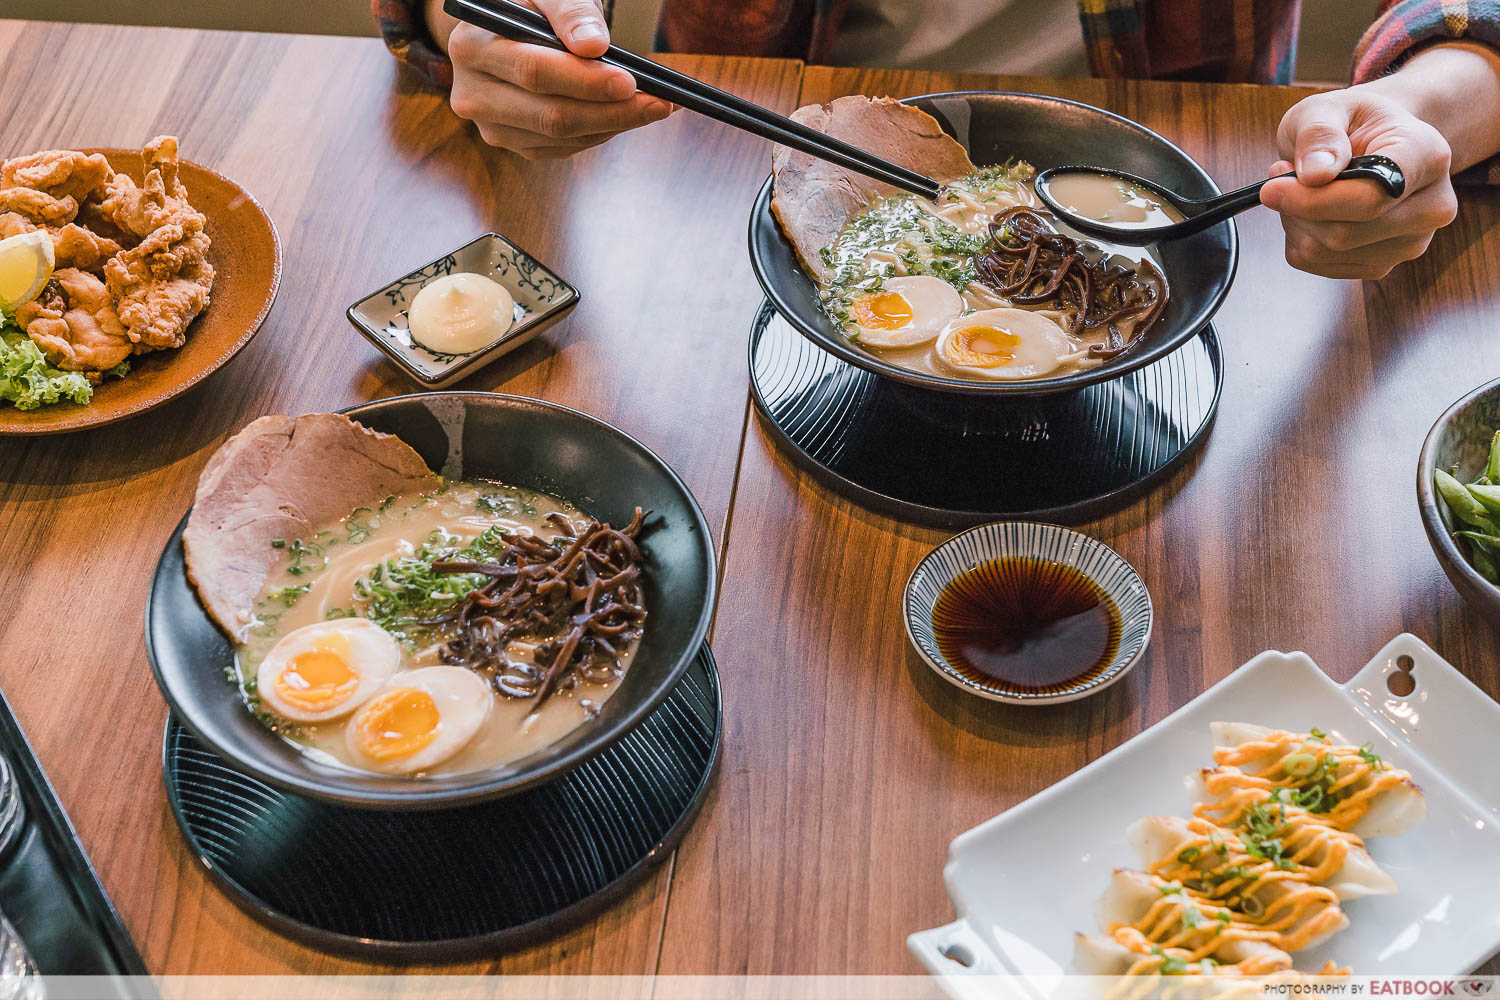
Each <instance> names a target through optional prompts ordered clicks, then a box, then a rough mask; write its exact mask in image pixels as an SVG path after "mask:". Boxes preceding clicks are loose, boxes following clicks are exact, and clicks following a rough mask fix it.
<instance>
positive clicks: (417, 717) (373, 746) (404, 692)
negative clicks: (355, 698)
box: [354, 688, 442, 760]
mask: <svg viewBox="0 0 1500 1000" xmlns="http://www.w3.org/2000/svg"><path fill="white" fill-rule="evenodd" d="M441 721H442V716H441V715H439V713H438V707H437V702H435V701H433V700H432V695H430V694H428V693H427V692H426V691H420V690H418V689H416V688H397V689H396V690H394V691H387V692H386V693H385V694H383V695H381V696H380V697H378V698H376V699H375V700H374V701H372V702H370V703H369V704H368V705H366V706H365V707H364V708H362V709H360V710H359V715H358V716H356V717H355V720H354V725H355V727H356V732H357V733H358V736H357V739H358V740H359V746H360V749H362V750H364V752H365V753H367V754H369V755H370V756H371V757H373V758H375V759H376V760H394V759H396V758H400V757H410V756H411V755H412V754H414V753H416V752H417V751H418V750H420V749H422V748H423V747H425V746H426V745H427V744H429V743H431V742H432V741H433V740H434V739H435V738H436V737H437V731H438V724H439V723H440V722H441Z"/></svg>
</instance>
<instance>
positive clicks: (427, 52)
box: [370, 0, 453, 87]
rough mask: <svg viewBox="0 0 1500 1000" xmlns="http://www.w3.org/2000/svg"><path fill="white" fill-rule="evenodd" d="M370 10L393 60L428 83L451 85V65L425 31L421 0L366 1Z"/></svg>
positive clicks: (442, 85) (425, 20) (425, 18)
mask: <svg viewBox="0 0 1500 1000" xmlns="http://www.w3.org/2000/svg"><path fill="white" fill-rule="evenodd" d="M370 9H371V11H372V12H373V13H374V14H375V20H376V21H378V22H379V23H380V34H381V36H382V37H383V38H385V45H386V48H388V49H390V50H391V53H392V54H393V55H395V57H396V58H397V59H399V60H401V61H402V62H404V63H405V64H406V65H408V66H410V67H411V68H412V69H414V70H416V71H417V73H418V74H420V75H421V76H422V78H423V79H424V80H427V81H428V82H430V83H435V84H437V85H438V86H439V87H451V86H452V85H453V64H452V63H450V62H449V61H448V57H447V56H445V55H443V52H442V50H441V49H439V48H438V47H437V44H436V43H435V42H433V40H432V35H430V34H429V33H428V31H427V17H426V14H425V12H424V11H423V9H422V0H370Z"/></svg>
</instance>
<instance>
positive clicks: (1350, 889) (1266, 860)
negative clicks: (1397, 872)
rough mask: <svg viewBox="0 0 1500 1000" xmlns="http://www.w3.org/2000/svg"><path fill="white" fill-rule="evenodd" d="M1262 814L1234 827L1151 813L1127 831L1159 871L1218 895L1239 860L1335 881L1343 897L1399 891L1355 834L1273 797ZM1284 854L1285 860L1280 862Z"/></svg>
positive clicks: (1332, 883) (1150, 866)
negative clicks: (1248, 823) (1248, 826)
mask: <svg viewBox="0 0 1500 1000" xmlns="http://www.w3.org/2000/svg"><path fill="white" fill-rule="evenodd" d="M1255 816H1256V818H1257V820H1259V821H1260V822H1259V823H1257V824H1256V825H1255V826H1254V827H1253V828H1251V829H1243V828H1241V829H1236V830H1233V831H1229V830H1224V829H1222V828H1220V827H1217V826H1215V825H1214V824H1212V823H1210V822H1208V821H1207V820H1203V819H1191V820H1188V819H1180V818H1178V817H1176V816H1147V817H1145V818H1143V819H1139V820H1137V821H1136V822H1134V823H1132V824H1131V825H1130V828H1129V829H1128V830H1126V837H1127V838H1128V839H1129V841H1130V844H1131V846H1132V847H1133V848H1134V849H1135V851H1136V854H1137V855H1138V856H1139V857H1140V859H1141V863H1142V864H1144V865H1145V866H1146V868H1147V870H1148V871H1150V872H1151V873H1152V874H1155V875H1160V876H1161V877H1162V878H1165V879H1168V880H1176V881H1180V882H1182V883H1183V884H1185V885H1188V886H1189V887H1191V888H1201V889H1203V890H1204V891H1208V892H1210V893H1211V886H1212V885H1214V884H1215V883H1216V882H1218V881H1220V880H1221V877H1222V875H1223V874H1224V872H1225V871H1226V870H1228V869H1230V868H1234V867H1236V866H1240V867H1245V868H1250V869H1252V870H1254V869H1256V868H1264V869H1267V870H1270V869H1276V870H1278V871H1287V872H1289V873H1291V874H1290V875H1289V876H1288V877H1290V878H1294V879H1298V880H1301V881H1306V882H1311V883H1312V884H1314V885H1322V886H1327V887H1328V888H1329V889H1332V890H1333V892H1334V895H1336V896H1337V897H1338V898H1339V899H1340V900H1347V899H1358V898H1360V897H1361V896H1384V895H1388V894H1390V893H1393V892H1395V891H1396V882H1395V880H1394V879H1392V878H1391V877H1390V875H1388V874H1386V872H1385V871H1384V870H1383V869H1382V868H1381V867H1380V866H1379V865H1377V864H1376V863H1375V859H1373V858H1371V857H1370V854H1369V852H1368V851H1366V850H1365V849H1364V846H1363V844H1361V842H1360V840H1359V838H1358V837H1356V836H1354V834H1352V833H1345V832H1343V831H1340V830H1335V829H1333V828H1332V827H1329V826H1325V825H1323V824H1321V823H1317V822H1315V821H1313V820H1312V819H1311V818H1310V817H1309V815H1308V814H1307V813H1306V812H1305V811H1303V810H1301V809H1297V808H1295V807H1291V806H1285V807H1280V806H1277V805H1271V804H1270V799H1269V795H1268V797H1267V805H1266V806H1262V807H1261V808H1260V809H1259V810H1256V811H1255ZM1268 838H1274V845H1273V844H1268V843H1266V841H1267V839H1268ZM1257 851H1259V852H1260V855H1261V856H1260V857H1257V856H1255V854H1256V852H1257ZM1272 854H1274V855H1275V856H1274V857H1272V856H1270V855H1272ZM1278 859H1284V861H1283V863H1282V864H1281V865H1279V866H1278V865H1277V863H1276V862H1277V860H1278Z"/></svg>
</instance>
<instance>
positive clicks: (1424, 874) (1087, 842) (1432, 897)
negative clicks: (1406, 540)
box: [907, 635, 1500, 996]
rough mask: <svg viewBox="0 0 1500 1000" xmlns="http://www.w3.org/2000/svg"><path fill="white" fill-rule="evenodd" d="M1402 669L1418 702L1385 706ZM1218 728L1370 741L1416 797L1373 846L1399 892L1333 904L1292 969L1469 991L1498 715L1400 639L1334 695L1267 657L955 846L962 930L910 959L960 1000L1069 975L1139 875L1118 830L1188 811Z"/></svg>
mask: <svg viewBox="0 0 1500 1000" xmlns="http://www.w3.org/2000/svg"><path fill="white" fill-rule="evenodd" d="M1407 657H1409V658H1410V660H1409V661H1407V660H1406V659H1405V658H1407ZM1406 662H1409V663H1410V664H1411V673H1412V677H1413V679H1414V680H1415V681H1416V689H1415V691H1413V692H1412V693H1411V694H1410V695H1408V696H1406V697H1397V696H1395V695H1393V694H1391V693H1390V691H1389V689H1388V688H1387V678H1388V677H1389V676H1390V675H1391V674H1393V673H1396V672H1398V671H1399V670H1400V669H1401V668H1402V666H1403V665H1404V664H1405V663H1406ZM1219 720H1227V721H1235V722H1253V723H1259V724H1261V725H1267V726H1273V727H1276V728H1279V729H1293V730H1307V729H1311V728H1312V727H1313V726H1318V727H1321V728H1322V729H1325V730H1327V731H1328V732H1329V733H1330V734H1331V735H1335V736H1337V738H1338V739H1339V740H1340V741H1341V742H1346V743H1352V744H1361V743H1364V742H1366V741H1369V742H1370V743H1372V744H1373V745H1374V749H1375V751H1376V752H1377V753H1379V754H1380V755H1381V756H1382V757H1384V758H1385V759H1386V760H1388V761H1390V762H1391V763H1392V764H1393V765H1394V766H1396V767H1400V768H1405V769H1406V770H1408V771H1410V772H1411V775H1412V778H1413V779H1414V780H1415V781H1416V782H1417V784H1419V785H1420V786H1421V787H1422V790H1423V792H1424V793H1425V794H1426V797H1427V804H1428V818H1427V822H1425V823H1424V824H1422V825H1421V826H1419V827H1417V828H1416V829H1414V830H1412V831H1409V832H1407V833H1405V834H1402V835H1401V836H1399V837H1392V838H1383V839H1377V840H1371V841H1370V842H1369V844H1368V846H1369V849H1370V853H1371V854H1372V855H1373V856H1374V857H1375V859H1376V861H1378V862H1379V863H1380V864H1381V865H1382V866H1383V867H1385V868H1386V870H1387V871H1389V872H1390V873H1391V875H1392V876H1393V877H1394V878H1395V879H1396V883H1397V885H1398V886H1400V889H1399V891H1398V892H1397V893H1396V894H1395V895H1393V896H1383V897H1375V898H1367V899H1359V900H1354V901H1352V902H1349V903H1347V904H1345V906H1346V909H1347V912H1348V914H1349V921H1350V926H1349V928H1348V929H1347V930H1345V931H1343V932H1342V933H1340V934H1338V935H1336V936H1334V937H1333V938H1332V939H1331V940H1330V941H1328V942H1327V943H1326V944H1324V945H1323V946H1322V947H1319V948H1316V949H1312V950H1309V951H1304V952H1299V953H1298V954H1297V955H1295V956H1294V958H1295V959H1296V960H1297V967H1298V968H1299V969H1304V970H1316V969H1317V968H1318V967H1320V966H1321V965H1322V964H1323V961H1324V959H1327V958H1332V959H1334V960H1335V961H1336V962H1338V963H1339V964H1341V965H1347V966H1350V967H1352V969H1353V971H1354V974H1355V975H1357V976H1365V975H1369V976H1380V975H1463V974H1465V973H1468V972H1470V971H1472V970H1473V969H1474V968H1475V967H1477V966H1478V965H1480V964H1482V963H1483V962H1484V961H1485V959H1487V958H1488V957H1489V956H1490V955H1492V954H1494V953H1495V952H1496V951H1497V950H1500V705H1496V704H1495V702H1493V701H1492V700H1490V698H1489V697H1488V696H1486V695H1485V694H1484V692H1482V691H1480V690H1479V689H1478V688H1477V687H1475V686H1474V685H1473V684H1472V683H1470V682H1469V681H1468V679H1466V678H1465V677H1463V676H1462V675H1461V674H1460V673H1459V672H1458V671H1457V670H1455V669H1454V668H1453V667H1452V666H1451V665H1450V664H1449V663H1448V662H1447V661H1445V660H1444V659H1443V658H1442V657H1440V656H1438V655H1437V654H1436V653H1435V652H1433V651H1432V649H1430V648H1429V647H1428V646H1427V645H1426V644H1425V643H1424V642H1422V641H1421V640H1420V639H1418V638H1416V637H1415V636H1412V635H1400V636H1397V637H1396V638H1395V639H1393V640H1392V641H1391V642H1390V644H1389V645H1387V646H1386V647H1385V648H1384V649H1382V650H1381V651H1380V653H1379V655H1377V656H1376V657H1375V659H1373V660H1371V661H1370V663H1369V664H1368V665H1366V666H1365V668H1364V669H1363V670H1361V671H1360V672H1359V673H1358V674H1357V675H1356V676H1355V677H1354V679H1353V680H1351V681H1350V682H1349V683H1348V684H1345V685H1343V686H1340V685H1338V684H1335V683H1334V682H1333V681H1332V680H1330V679H1329V678H1328V676H1327V675H1326V674H1324V673H1323V672H1322V671H1321V670H1319V669H1318V666H1317V664H1315V663H1313V661H1312V660H1311V658H1309V657H1308V656H1307V654H1305V653H1279V652H1275V651H1267V652H1265V653H1262V654H1260V655H1259V656H1257V657H1255V658H1254V659H1253V660H1251V661H1250V662H1249V663H1246V664H1245V665H1244V666H1242V667H1241V668H1240V669H1238V670H1236V671H1235V672H1234V673H1233V674H1231V675H1230V676H1229V677H1227V678H1226V679H1225V680H1223V681H1221V682H1220V683H1218V684H1216V685H1214V686H1213V687H1212V688H1210V689H1209V690H1207V691H1205V692H1204V693H1203V694H1201V695H1199V696H1198V697H1197V698H1195V699H1193V700H1192V701H1191V702H1189V703H1188V704H1187V705H1184V706H1183V707H1182V708H1181V709H1179V710H1178V711H1176V712H1174V713H1173V714H1172V715H1170V716H1168V717H1167V718H1165V719H1163V720H1162V721H1161V722H1159V723H1157V724H1156V725H1155V726H1152V727H1151V728H1150V729H1148V730H1146V731H1145V732H1143V733H1141V734H1140V735H1138V736H1136V737H1134V738H1133V739H1131V740H1129V741H1128V742H1126V743H1124V744H1122V745H1121V746H1119V747H1117V748H1116V749H1114V750H1112V751H1111V752H1109V753H1107V754H1105V755H1104V756H1102V757H1100V758H1099V759H1098V760H1096V761H1094V762H1093V763H1091V764H1089V765H1088V766H1087V767H1084V768H1082V769H1081V770H1079V771H1078V772H1076V773H1075V774H1072V775H1070V776H1069V777H1067V778H1065V779H1063V780H1062V781H1060V782H1058V783H1057V784H1055V785H1053V786H1052V787H1051V788H1048V789H1046V790H1045V791H1043V792H1041V793H1039V794H1037V795H1035V796H1033V797H1032V798H1030V799H1027V800H1026V801H1025V802H1022V803H1021V804H1020V805H1018V806H1016V807H1015V808H1013V809H1010V810H1008V811H1006V812H1004V813H1002V814H1001V815H999V816H996V817H995V818H994V819H992V820H990V821H988V822H986V823H983V824H981V825H980V826H977V827H975V828H974V829H972V830H969V831H968V832H966V833H963V834H961V835H959V837H958V838H957V839H956V840H954V841H953V844H952V846H951V847H950V848H949V860H948V866H947V868H946V869H945V870H944V873H943V877H944V880H945V882H946V883H947V887H948V895H949V896H950V897H951V898H952V899H953V905H954V908H955V909H956V910H957V912H958V920H957V921H955V922H954V923H951V924H949V925H947V926H946V927H938V928H935V929H933V930H930V931H921V932H919V933H917V934H913V935H912V936H911V937H910V938H908V939H907V945H908V947H909V948H910V949H911V950H912V952H913V953H914V954H915V955H916V956H917V958H918V959H919V960H920V961H921V962H922V964H923V965H925V966H926V967H927V969H928V971H930V972H932V973H933V974H935V975H938V976H942V977H943V978H944V981H945V982H944V985H945V986H946V987H947V988H948V991H949V992H950V993H951V994H953V995H954V996H964V995H966V994H967V993H968V992H970V991H969V990H967V989H966V988H965V984H964V980H965V979H966V978H968V977H974V976H984V977H991V976H1016V975H1024V976H1027V977H1034V978H1029V979H1028V985H1027V989H1026V992H1027V993H1030V994H1032V995H1035V996H1045V995H1047V994H1048V993H1050V992H1052V990H1051V989H1050V988H1049V986H1048V983H1049V981H1050V980H1053V979H1054V977H1057V976H1060V975H1065V974H1067V973H1069V972H1070V971H1071V969H1070V963H1071V961H1072V951H1073V935H1074V933H1075V932H1078V931H1084V932H1090V933H1092V932H1093V931H1095V929H1096V928H1095V925H1094V904H1095V902H1096V901H1097V900H1098V898H1099V896H1100V895H1101V894H1102V893H1103V892H1104V890H1105V888H1106V886H1107V884H1108V882H1109V878H1110V873H1111V871H1112V870H1113V869H1115V868H1135V867H1139V862H1138V861H1137V859H1136V857H1135V855H1134V853H1133V852H1132V851H1131V849H1130V847H1129V845H1128V844H1127V843H1126V840H1125V828H1126V827H1127V826H1129V825H1130V824H1131V823H1132V822H1134V821H1135V820H1136V819H1138V818H1140V817H1141V816H1147V815H1178V816H1181V815H1186V814H1187V813H1188V812H1189V810H1190V809H1191V801H1190V799H1189V797H1188V794H1187V791H1186V789H1185V787H1184V783H1183V777H1184V776H1185V775H1187V774H1188V773H1190V772H1192V771H1194V770H1195V769H1197V768H1200V767H1206V766H1209V765H1210V764H1211V763H1212V761H1211V759H1210V758H1211V754H1212V752H1213V743H1212V740H1211V739H1210V737H1209V733H1208V725H1209V723H1210V722H1214V721H1219ZM964 962H967V964H966V965H965V964H963V963H964ZM991 982H993V980H991ZM973 985H976V986H977V985H978V983H977V982H976V983H974V984H973Z"/></svg>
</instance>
